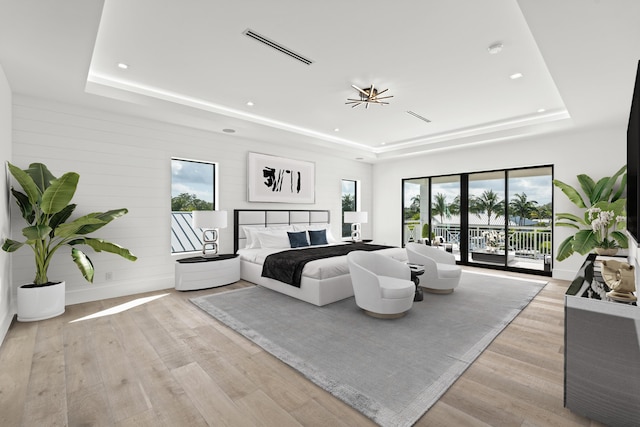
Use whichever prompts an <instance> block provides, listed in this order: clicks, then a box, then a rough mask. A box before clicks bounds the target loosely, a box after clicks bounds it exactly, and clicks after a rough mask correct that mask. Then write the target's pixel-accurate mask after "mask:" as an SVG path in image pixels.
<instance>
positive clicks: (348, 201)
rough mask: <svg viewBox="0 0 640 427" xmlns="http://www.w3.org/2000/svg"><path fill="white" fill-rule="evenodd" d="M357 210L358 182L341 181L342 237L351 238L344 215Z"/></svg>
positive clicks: (348, 225) (349, 226) (349, 225)
mask: <svg viewBox="0 0 640 427" xmlns="http://www.w3.org/2000/svg"><path fill="white" fill-rule="evenodd" d="M357 210H358V182H357V181H352V180H348V179H343V180H342V237H350V236H351V224H348V223H347V224H345V222H344V213H345V212H354V211H357Z"/></svg>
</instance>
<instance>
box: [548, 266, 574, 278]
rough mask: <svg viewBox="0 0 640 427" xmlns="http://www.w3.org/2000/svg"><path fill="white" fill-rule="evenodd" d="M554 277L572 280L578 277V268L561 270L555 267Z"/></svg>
mask: <svg viewBox="0 0 640 427" xmlns="http://www.w3.org/2000/svg"><path fill="white" fill-rule="evenodd" d="M552 274H553V278H554V279H558V280H569V281H572V280H573V279H575V278H576V270H561V269H558V268H554V269H553V273H552Z"/></svg>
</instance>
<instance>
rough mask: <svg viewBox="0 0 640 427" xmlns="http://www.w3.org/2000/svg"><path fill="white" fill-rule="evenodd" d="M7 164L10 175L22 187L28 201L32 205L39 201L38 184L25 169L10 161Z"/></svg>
mask: <svg viewBox="0 0 640 427" xmlns="http://www.w3.org/2000/svg"><path fill="white" fill-rule="evenodd" d="M7 164H8V165H9V171H10V172H11V175H13V177H14V178H15V179H16V181H18V184H20V186H21V187H22V189H23V190H24V192H25V193H26V195H27V197H28V198H29V203H31V204H32V205H35V204H37V203H38V202H39V201H40V190H39V189H38V186H37V185H36V183H35V182H34V181H33V179H32V178H31V177H30V176H29V174H27V173H26V172H25V171H23V170H22V169H20V168H19V167H17V166H14V165H12V164H11V163H7Z"/></svg>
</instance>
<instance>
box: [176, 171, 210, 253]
mask: <svg viewBox="0 0 640 427" xmlns="http://www.w3.org/2000/svg"><path fill="white" fill-rule="evenodd" d="M216 181H217V180H216V164H215V163H210V162H200V161H195V160H184V159H171V253H172V254H176V253H183V252H192V251H198V250H200V249H201V248H202V240H201V237H202V236H201V233H200V230H194V229H193V227H191V211H194V210H214V209H215V208H216V202H215V200H216V197H215V196H216Z"/></svg>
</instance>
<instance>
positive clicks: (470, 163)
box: [373, 124, 626, 280]
mask: <svg viewBox="0 0 640 427" xmlns="http://www.w3.org/2000/svg"><path fill="white" fill-rule="evenodd" d="M546 164H552V165H554V178H555V179H559V180H561V181H564V182H566V183H568V184H570V185H573V186H574V187H576V188H579V184H578V181H577V179H576V176H577V175H578V174H581V173H586V174H588V175H590V176H592V177H593V178H594V179H595V178H601V177H603V176H610V175H612V174H613V173H615V172H616V171H617V170H618V169H619V168H620V167H622V166H623V165H624V164H626V124H624V125H621V126H618V127H613V128H610V129H598V130H589V131H582V132H573V133H572V132H567V133H564V134H556V135H553V136H541V137H536V138H523V139H518V140H515V141H508V142H502V143H493V144H484V145H476V146H472V147H467V148H463V149H455V150H454V149H452V150H445V151H440V152H437V153H435V154H429V155H422V156H413V157H407V158H404V159H401V160H397V161H393V162H385V163H382V164H377V165H375V166H374V169H373V176H374V178H373V185H374V188H375V189H376V197H375V199H374V208H373V212H374V215H375V218H377V219H380V218H385V220H386V221H384V222H383V221H375V222H374V229H373V235H374V236H375V238H376V240H379V241H381V242H386V243H387V244H390V245H400V244H401V236H402V235H401V227H400V224H401V222H402V201H401V194H402V188H401V187H402V184H401V179H403V178H415V177H421V176H433V175H441V174H452V173H462V172H473V171H481V170H491V169H502V168H513V167H521V166H535V165H546ZM554 209H555V212H573V213H581V212H580V211H579V210H577V208H576V207H575V206H574V205H573V204H572V203H571V202H570V201H569V200H568V199H567V198H566V196H565V195H564V194H563V193H562V192H561V191H559V190H557V189H555V188H554ZM393 224H397V225H393ZM554 234H555V239H554V250H557V245H558V244H559V243H560V242H562V241H563V240H564V239H565V238H566V237H567V236H568V235H569V234H568V229H565V228H562V227H556V229H555V230H554ZM583 261H584V257H583V256H581V255H579V254H574V255H572V256H571V257H570V258H569V259H566V260H565V261H563V262H558V261H555V260H554V269H553V277H556V278H559V279H566V280H571V279H573V277H574V275H575V273H576V272H577V271H578V269H579V268H580V266H581V265H582V262H583Z"/></svg>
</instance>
